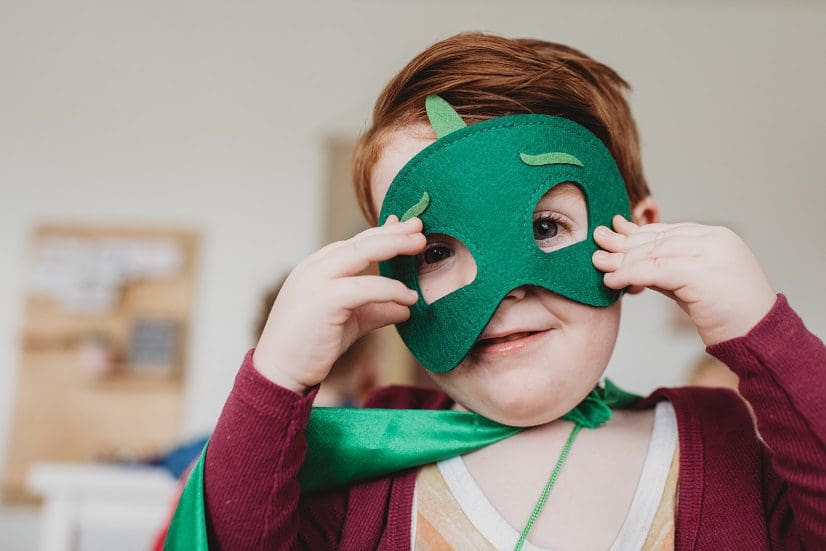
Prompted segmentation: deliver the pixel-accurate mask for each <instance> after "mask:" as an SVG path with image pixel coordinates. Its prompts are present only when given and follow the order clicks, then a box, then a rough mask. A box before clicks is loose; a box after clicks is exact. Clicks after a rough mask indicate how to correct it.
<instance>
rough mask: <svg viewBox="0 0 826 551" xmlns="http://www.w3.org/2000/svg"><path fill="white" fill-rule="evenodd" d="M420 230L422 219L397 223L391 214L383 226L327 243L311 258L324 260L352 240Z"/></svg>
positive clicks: (397, 219)
mask: <svg viewBox="0 0 826 551" xmlns="http://www.w3.org/2000/svg"><path fill="white" fill-rule="evenodd" d="M421 230H422V219H421V218H411V219H409V220H406V221H404V222H399V218H398V217H397V216H396V215H395V214H391V215H390V216H388V217H387V219H386V220H385V221H384V224H382V225H381V226H373V227H372V228H367V229H366V230H362V231H360V232H359V233H357V234H355V235H354V236H352V237H350V238H349V239H343V240H341V241H334V242H332V243H328V244H327V245H325V246H324V247H322V248H320V249H319V250H318V251H316V252H315V254H313V255H312V257H315V258H316V259H318V258H324V257H326V256H327V255H328V254H329V253H330V252H331V251H334V250H337V249H341V248H343V247H346V246H347V244H348V241H351V240H353V239H363V238H365V237H370V236H373V235H377V234H379V235H391V234H397V233H398V234H409V233H416V232H421Z"/></svg>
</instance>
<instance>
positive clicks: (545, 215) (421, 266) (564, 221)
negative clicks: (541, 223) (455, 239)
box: [416, 211, 573, 273]
mask: <svg viewBox="0 0 826 551" xmlns="http://www.w3.org/2000/svg"><path fill="white" fill-rule="evenodd" d="M538 220H551V221H553V222H555V223H556V224H559V225H560V226H561V227H562V228H563V229H564V230H565V231H567V232H570V231H571V227H572V225H573V223H572V222H571V220H570V218H568V217H567V216H565V215H564V214H560V213H558V212H554V211H546V212H539V213H534V218H533V221H532V224H533V223H536V222H537V221H538ZM531 228H532V229H533V226H531ZM558 237H559V233H558V232H557V234H556V235H554V236H553V237H549V238H548V239H543V240H540V241H537V243H545V242H546V241H550V240H552V239H557V238H558ZM438 248H444V249H447V250H448V251H449V252H450V254H449V255H448V256H447V257H445V258H444V259H443V260H446V259H448V258H451V257H453V256H454V254H455V253H454V252H453V250H451V249H450V246H449V245H447V244H445V243H442V242H439V241H435V242H433V243H428V245H427V247H426V248H425V249H424V250H423V251H422V252H420V253H419V254H418V258H417V260H416V266H417V268H418V270H419V273H422V272H428V271H430V270H433V269H435V268H437V267H438V266H439V265H440V264H441V263H442V260H439V261H436V262H431V263H426V262H425V261H424V257H425V255H426V254H427V253H428V252H429V251H431V250H433V249H438ZM429 266H432V268H428V267H429Z"/></svg>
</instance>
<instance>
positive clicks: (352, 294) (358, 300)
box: [332, 275, 419, 310]
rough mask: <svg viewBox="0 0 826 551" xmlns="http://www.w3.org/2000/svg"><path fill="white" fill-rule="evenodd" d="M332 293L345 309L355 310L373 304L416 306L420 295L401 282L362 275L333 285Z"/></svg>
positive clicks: (337, 281) (344, 279)
mask: <svg viewBox="0 0 826 551" xmlns="http://www.w3.org/2000/svg"><path fill="white" fill-rule="evenodd" d="M332 292H333V293H334V294H335V297H334V298H333V299H332V300H335V301H336V304H339V305H340V306H342V307H343V308H346V309H348V310H353V309H355V308H358V307H360V306H363V305H365V304H369V303H371V302H397V303H399V304H407V305H411V304H415V303H416V301H417V300H419V294H418V293H417V292H416V291H414V290H413V289H410V288H409V287H407V286H406V285H405V284H404V283H402V282H401V281H398V280H396V279H391V278H389V277H384V276H376V275H362V276H353V277H344V278H341V279H337V280H335V281H334V282H333V283H332Z"/></svg>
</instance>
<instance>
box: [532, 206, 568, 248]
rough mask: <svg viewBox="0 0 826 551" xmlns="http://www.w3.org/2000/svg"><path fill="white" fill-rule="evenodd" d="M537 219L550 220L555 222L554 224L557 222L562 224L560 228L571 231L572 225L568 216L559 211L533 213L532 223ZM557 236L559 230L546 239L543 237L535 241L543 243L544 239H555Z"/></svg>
mask: <svg viewBox="0 0 826 551" xmlns="http://www.w3.org/2000/svg"><path fill="white" fill-rule="evenodd" d="M539 220H551V221H552V222H555V223H556V224H559V225H560V226H562V228H563V229H565V230H566V231H568V232H570V231H571V226H572V225H573V224H572V222H571V219H570V218H568V217H567V216H565V215H564V214H560V213H558V212H554V211H547V212H539V213H534V219H533V223H534V224H535V223H536V222H538V221H539ZM558 236H559V232H557V234H556V235H554V236H553V237H549V238H548V239H543V240H541V241H537V243H544V242H546V241H550V240H551V239H556V238H557V237H558Z"/></svg>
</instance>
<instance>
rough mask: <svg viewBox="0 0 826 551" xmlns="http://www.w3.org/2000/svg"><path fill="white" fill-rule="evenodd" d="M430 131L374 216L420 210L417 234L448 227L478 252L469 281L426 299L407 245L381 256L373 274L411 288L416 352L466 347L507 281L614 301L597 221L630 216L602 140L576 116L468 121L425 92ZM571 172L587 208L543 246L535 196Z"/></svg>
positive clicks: (428, 358) (439, 353)
mask: <svg viewBox="0 0 826 551" xmlns="http://www.w3.org/2000/svg"><path fill="white" fill-rule="evenodd" d="M426 107H427V112H428V118H429V119H430V123H431V125H432V126H433V129H434V130H435V132H436V136H437V137H438V139H437V140H436V141H435V142H434V143H432V144H431V145H430V146H428V147H427V148H425V149H424V150H423V151H421V152H420V153H419V154H418V155H416V156H415V157H414V158H413V159H411V160H410V162H408V163H407V164H406V165H405V166H404V167H403V168H402V169H401V171H399V173H398V174H397V175H396V178H395V179H394V180H393V182H392V183H391V184H390V188H389V189H388V191H387V195H386V196H385V198H384V202H383V203H382V208H381V213H380V215H379V224H383V223H384V221H385V220H386V219H387V217H388V216H390V215H391V214H395V215H396V216H399V217H400V218H402V217H404V216H407V217H410V216H419V217H420V218H421V219H422V222H423V223H424V229H423V232H424V234H425V235H429V234H432V233H442V234H447V235H450V236H452V237H454V238H456V239H458V240H459V241H461V242H462V243H464V244H465V246H466V247H467V248H468V250H469V251H470V253H471V254H472V255H473V258H474V260H475V261H476V270H477V272H476V278H475V279H474V280H473V282H471V283H470V284H468V285H466V286H464V287H461V288H459V289H457V290H455V291H453V292H452V293H450V294H448V295H445V296H443V297H441V298H439V299H438V300H435V301H433V302H432V303H430V304H428V303H426V302H425V301H424V299H423V297H422V295H421V290H420V288H419V280H418V273H417V267H416V264H417V261H416V256H413V255H403V256H397V257H396V258H393V259H390V260H387V261H384V262H380V263H379V273H380V274H381V275H383V276H387V277H391V278H394V279H398V280H400V281H402V282H403V283H404V284H405V285H407V286H408V287H410V288H412V289H416V290H417V291H418V292H419V300H418V302H417V303H416V304H414V305H413V306H411V308H410V318H409V319H408V320H407V321H405V322H404V323H400V324H397V326H396V327H397V329H398V331H399V334H400V335H401V337H402V339H403V340H404V342H405V344H406V345H407V347H408V348H409V349H410V351H411V352H412V353H413V355H414V356H415V357H416V359H417V360H418V361H419V362H420V363H421V364H422V365H423V366H424V367H425V368H426V369H428V370H430V371H433V372H436V373H444V372H447V371H450V370H452V369H453V368H455V367H456V366H457V365H458V364H459V363H460V362H461V361H462V360H463V359H464V357H465V356H466V355H467V353H468V352H469V351H470V349H471V347H472V346H473V344H474V342H475V341H476V339H477V338H478V337H479V335H480V334H481V333H482V331H483V330H484V328H485V326H486V325H487V323H488V321H489V320H490V318H491V317H492V316H493V314H494V312H495V311H496V308H497V307H498V305H499V303H500V302H501V301H502V299H504V298H505V296H506V295H507V294H508V292H510V291H511V290H512V289H515V288H517V287H520V286H522V285H538V286H541V287H544V288H545V289H547V290H549V291H552V292H554V293H557V294H559V295H562V296H564V297H566V298H569V299H571V300H574V301H577V302H581V303H583V304H587V305H590V306H597V307H604V306H609V305H611V304H613V303H614V302H615V301H616V300H617V299H618V298H619V295H620V292H619V291H616V290H613V289H610V288H608V287H606V286H605V285H604V284H603V282H602V277H603V273H602V272H600V271H599V270H597V269H596V268H595V267H594V265H593V263H592V261H591V255H592V254H593V253H594V251H596V250H597V249H598V246H597V244H596V243H595V242H594V240H593V237H592V236H593V232H594V228H596V227H597V226H598V225H605V226H608V227H611V219H612V218H613V216H614V215H615V214H622V215H623V216H625V217H626V218H628V219H630V205H629V200H628V194H627V192H626V190H625V184H624V183H623V180H622V176H621V175H620V171H619V168H618V167H617V165H616V162H615V161H614V159H613V157H612V156H611V154H610V152H609V151H608V149H607V148H606V147H605V145H604V144H603V143H602V142H601V141H600V140H599V138H597V137H596V136H594V135H593V134H592V133H591V132H590V131H588V130H587V129H586V128H584V127H583V126H581V125H579V124H577V123H575V122H573V121H570V120H568V119H563V118H560V117H554V116H550V115H510V116H505V117H498V118H494V119H489V120H486V121H483V122H479V123H476V124H473V125H470V126H467V125H465V123H464V122H463V121H462V119H461V118H460V117H459V115H458V114H457V113H456V112H455V111H454V110H453V108H452V107H450V105H448V104H447V102H445V101H444V100H443V99H441V98H440V97H438V96H428V98H427V102H426ZM563 182H573V183H575V184H578V185H579V187H580V188H581V190H582V192H583V195H584V196H585V201H586V203H587V208H588V233H587V236H586V238H585V240H584V241H580V242H578V243H574V244H571V245H569V246H567V247H565V248H562V249H557V250H554V251H550V252H545V251H543V250H542V249H540V248H539V246H538V245H537V243H536V241H535V239H534V232H533V222H534V220H533V214H534V209H535V207H536V204H537V202H538V201H539V199H541V198H542V196H543V195H544V194H545V193H546V192H547V191H548V190H549V189H551V188H552V187H553V186H556V185H557V184H560V183H563Z"/></svg>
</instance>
